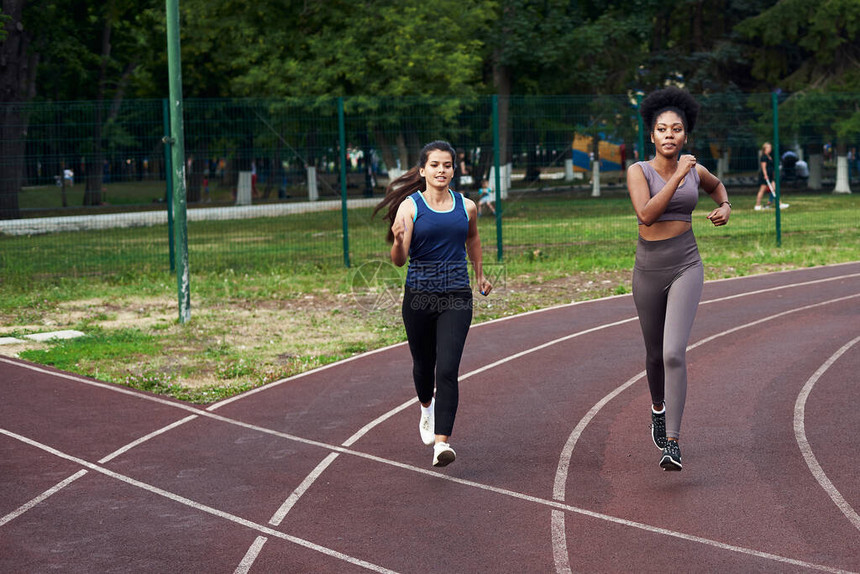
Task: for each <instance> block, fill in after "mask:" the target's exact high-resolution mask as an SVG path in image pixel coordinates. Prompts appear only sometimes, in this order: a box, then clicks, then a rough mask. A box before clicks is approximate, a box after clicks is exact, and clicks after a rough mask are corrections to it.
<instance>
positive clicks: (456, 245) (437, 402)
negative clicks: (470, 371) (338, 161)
mask: <svg viewBox="0 0 860 574" xmlns="http://www.w3.org/2000/svg"><path fill="white" fill-rule="evenodd" d="M456 157H457V154H456V152H455V151H454V148H453V147H452V146H451V144H449V143H447V142H442V141H436V142H432V143H429V144H427V145H426V146H424V149H422V150H421V155H420V158H419V161H418V166H417V167H414V168H412V169H411V170H409V171H408V172H406V173H405V174H404V175H402V176H401V177H399V178H397V179H396V180H394V181H393V182H391V183H390V184H389V186H388V189H387V190H386V197H385V199H384V200H382V202H381V203H380V204H379V205H378V206H377V207H376V210H375V211H374V213H376V212H377V211H379V210H381V209H383V208H385V209H386V210H387V212H386V215H385V219H386V220H387V221H388V222H389V223H391V229H390V230H389V232H388V239H389V241H391V242H392V245H391V261H392V262H393V263H394V264H395V265H397V266H398V267H400V266H402V265H404V264H405V263H406V262H407V260H408V261H409V268H408V269H407V272H406V288H405V292H404V296H403V308H402V314H403V324H404V326H405V327H406V338H407V339H408V341H409V351H410V352H411V354H412V378H413V381H414V383H415V391H416V393H417V394H418V401H419V402H420V403H421V417H420V419H419V423H418V430H419V433H420V435H421V440H422V441H423V442H424V444H426V445H428V446H430V445H433V466H446V465H448V464H450V463H451V462H453V461H454V459H455V457H456V456H457V455H456V453H455V452H454V449H453V448H451V444H450V442H449V441H450V437H451V433H452V432H453V429H454V417H455V416H456V414H457V405H458V403H459V396H460V393H459V384H458V373H459V370H460V358H461V357H462V356H463V347H464V346H465V344H466V335H467V334H468V333H469V326H470V325H471V323H472V291H471V288H470V286H469V268H468V261H471V262H472V267H473V268H474V271H475V283H476V284H477V286H478V287H479V289H480V291H481V294H482V295H487V294H489V292H490V290H492V288H493V286H492V285H491V284H490V282H489V281H488V280H487V279H486V278H485V277H484V270H483V257H482V255H481V239H480V238H479V237H478V224H477V220H478V208H477V206H476V205H475V202H474V201H472V200H470V199H467V198H465V197H463V195H462V194H460V193H457V192H455V191H451V189H450V188H449V185H450V183H451V179H452V178H453V177H454V167H455V165H454V162H455V160H454V158H456ZM467 257H468V261H467Z"/></svg>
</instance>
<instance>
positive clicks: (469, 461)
mask: <svg viewBox="0 0 860 574" xmlns="http://www.w3.org/2000/svg"><path fill="white" fill-rule="evenodd" d="M643 355H644V350H643V344H642V341H641V335H640V332H639V325H638V322H637V321H636V317H635V310H634V307H633V303H632V299H631V297H630V296H620V297H612V298H608V299H602V300H597V301H591V302H587V303H580V304H573V305H567V306H562V307H556V308H553V309H549V310H544V311H540V312H534V313H529V314H525V315H520V316H517V317H513V318H510V319H506V320H500V321H495V322H490V323H485V324H481V325H475V326H473V328H472V331H471V334H470V336H469V340H468V342H467V348H466V353H465V356H464V360H463V364H462V371H461V401H460V410H459V412H458V417H457V426H456V429H455V436H454V437H453V439H452V444H453V446H454V447H455V449H456V450H457V454H458V458H457V460H456V462H454V463H453V464H452V465H451V466H448V467H446V468H444V469H435V468H433V467H432V466H431V464H430V462H431V458H432V453H431V449H430V447H425V446H424V445H423V444H422V443H421V441H420V438H419V436H418V431H417V428H416V427H417V423H418V407H417V406H416V402H415V400H414V398H413V390H412V384H411V379H410V372H411V363H410V360H409V353H408V350H407V348H406V347H405V346H404V345H397V346H394V347H390V348H387V349H382V350H380V351H376V352H373V353H367V354H364V355H361V356H358V357H355V358H353V359H350V360H347V361H343V362H340V363H337V364H334V365H330V366H328V367H326V368H322V369H319V370H316V371H313V372H310V373H306V374H305V375H301V376H297V377H293V378H291V379H288V380H285V381H281V382H278V383H273V384H271V385H268V386H266V387H262V388H260V389H258V390H256V391H253V392H249V393H246V394H244V395H241V396H239V397H236V398H234V399H230V400H226V401H223V402H221V403H218V404H215V405H212V406H210V407H208V408H205V409H203V408H198V407H195V406H190V405H186V404H182V403H179V402H177V401H173V400H169V399H164V398H161V397H157V396H153V395H150V394H147V393H142V392H137V391H132V390H129V389H126V388H123V387H119V386H114V385H108V384H103V383H99V382H96V381H93V380H89V379H86V378H82V377H78V376H74V375H69V374H67V373H62V372H58V371H56V370H52V369H49V368H44V367H40V366H36V365H32V364H28V363H25V362H23V361H18V360H12V359H5V358H0V397H2V402H1V403H0V571H2V572H47V571H52V572H53V571H59V572H206V573H217V572H225V573H231V572H234V573H241V572H254V573H263V572H363V571H368V570H369V571H378V572H404V573H405V572H415V573H427V572H492V573H497V572H548V573H552V572H630V571H636V572H658V571H679V572H681V571H687V572H702V571H707V572H715V571H719V572H744V573H746V572H805V571H826V572H840V571H849V572H850V571H854V572H857V571H860V516H858V510H860V478H858V474H857V472H856V467H857V461H858V460H860V441H858V438H857V437H858V430H860V410H858V409H857V408H856V405H857V404H858V403H860V387H858V385H857V382H858V373H860V263H852V264H846V265H836V266H830V267H816V268H809V269H803V270H798V271H789V272H783V273H775V274H768V275H759V276H753V277H746V278H741V279H733V280H724V281H714V282H708V283H707V284H706V285H705V292H704V297H703V300H702V304H701V306H700V307H699V312H698V316H697V319H696V323H695V326H694V329H693V334H692V337H691V341H690V349H689V352H688V364H689V379H690V383H689V391H688V399H687V400H688V402H687V408H686V411H685V417H684V428H683V437H682V443H681V444H682V448H683V455H684V470H683V471H682V472H678V473H666V472H663V471H662V470H661V469H660V468H659V466H658V459H659V451H658V450H657V449H656V448H655V447H654V445H653V443H652V442H651V439H650V436H649V430H648V424H649V422H650V418H649V414H648V409H649V398H648V391H647V384H646V383H645V380H644V376H643V368H644V366H643V365H644V356H643Z"/></svg>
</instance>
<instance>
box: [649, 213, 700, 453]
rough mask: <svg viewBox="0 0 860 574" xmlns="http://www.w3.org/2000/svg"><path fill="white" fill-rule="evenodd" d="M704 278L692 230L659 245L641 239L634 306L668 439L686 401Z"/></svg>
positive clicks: (676, 431)
mask: <svg viewBox="0 0 860 574" xmlns="http://www.w3.org/2000/svg"><path fill="white" fill-rule="evenodd" d="M704 281H705V272H704V268H703V266H702V259H701V258H700V257H699V249H698V247H697V246H696V238H695V236H694V235H693V230H692V229H691V230H689V231H687V232H685V233H682V234H681V235H678V236H676V237H672V238H670V239H664V240H662V241H646V240H644V239H642V238H641V237H640V238H639V243H638V244H637V246H636V264H635V265H634V267H633V301H634V302H635V303H636V310H637V311H638V313H639V325H640V326H641V327H642V336H643V337H644V338H645V371H646V373H647V375H648V388H649V389H650V391H651V402H652V403H654V404H660V403H662V402H665V403H666V435H667V436H670V437H674V438H680V435H681V417H682V416H683V414H684V401H685V400H686V398H687V342H688V341H689V339H690V331H691V330H692V328H693V319H695V318H696V309H697V308H698V306H699V300H700V299H701V298H702V287H703V285H704Z"/></svg>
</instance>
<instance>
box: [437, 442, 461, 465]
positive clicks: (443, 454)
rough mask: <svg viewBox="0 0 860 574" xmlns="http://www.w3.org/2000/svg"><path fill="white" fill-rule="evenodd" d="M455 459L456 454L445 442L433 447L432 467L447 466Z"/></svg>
mask: <svg viewBox="0 0 860 574" xmlns="http://www.w3.org/2000/svg"><path fill="white" fill-rule="evenodd" d="M455 458H457V453H456V452H454V449H453V448H451V445H450V444H448V443H447V442H437V443H436V444H435V445H434V446H433V466H448V465H449V464H451V463H452V462H454V459H455Z"/></svg>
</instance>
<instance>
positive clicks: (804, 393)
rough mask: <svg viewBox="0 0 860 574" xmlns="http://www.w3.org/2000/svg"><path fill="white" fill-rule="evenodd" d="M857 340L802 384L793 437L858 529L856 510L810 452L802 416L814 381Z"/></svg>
mask: <svg viewBox="0 0 860 574" xmlns="http://www.w3.org/2000/svg"><path fill="white" fill-rule="evenodd" d="M858 342H860V337H857V338H856V339H853V340H851V341H849V342H848V343H846V344H845V345H843V346H842V348H841V349H839V350H838V351H836V352H835V353H834V354H833V355H832V356H831V357H830V358H829V359H827V361H825V362H824V364H823V365H821V367H819V368H818V370H817V371H815V373H814V374H813V375H812V376H811V377H809V380H808V381H806V384H805V385H803V389H801V391H800V394H799V395H798V396H797V401H796V402H795V403H794V438H795V439H797V445H798V446H799V447H800V452H801V453H802V454H803V459H804V460H805V461H806V466H808V467H809V470H810V472H812V476H814V477H815V480H817V481H818V484H820V485H821V488H823V489H824V492H826V493H827V496H829V497H830V500H832V501H833V503H834V504H836V507H837V508H839V510H841V511H842V514H844V515H845V517H846V518H848V520H850V521H851V524H853V525H854V527H855V528H857V529H858V530H860V516H858V515H857V512H855V510H854V509H853V508H851V505H850V504H848V501H847V500H845V498H844V497H843V496H842V494H841V493H840V492H839V491H838V490H837V489H836V487H835V486H834V485H833V483H832V482H830V479H829V478H827V475H826V474H825V473H824V469H823V468H821V465H820V464H819V463H818V459H816V458H815V454H813V452H812V447H811V446H810V444H809V441H808V440H807V439H806V424H805V422H804V416H805V414H806V400H807V399H808V398H809V394H810V393H811V392H812V388H813V387H814V386H815V383H817V382H818V379H820V378H821V376H822V375H823V374H824V373H826V372H827V370H828V369H829V368H830V367H831V366H833V364H834V363H835V362H836V361H837V360H839V357H841V356H842V355H844V354H845V353H846V352H847V351H848V350H849V349H850V348H851V347H853V346H854V345H856V344H857V343H858Z"/></svg>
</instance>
